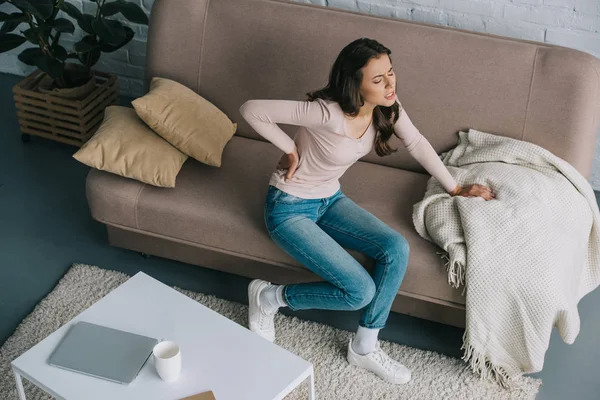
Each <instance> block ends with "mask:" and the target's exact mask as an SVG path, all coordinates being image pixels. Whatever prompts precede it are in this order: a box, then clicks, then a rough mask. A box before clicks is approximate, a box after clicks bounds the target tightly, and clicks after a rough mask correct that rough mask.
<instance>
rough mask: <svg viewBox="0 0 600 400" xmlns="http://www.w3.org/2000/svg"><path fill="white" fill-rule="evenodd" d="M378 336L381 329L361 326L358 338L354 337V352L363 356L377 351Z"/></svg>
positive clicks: (357, 334) (357, 332)
mask: <svg viewBox="0 0 600 400" xmlns="http://www.w3.org/2000/svg"><path fill="white" fill-rule="evenodd" d="M378 334H379V329H369V328H365V327H362V326H359V327H358V330H357V331H356V336H354V340H353V341H352V350H354V351H355V352H356V353H358V354H361V355H363V356H364V355H365V354H369V353H370V352H372V351H373V350H375V346H376V345H377V335H378Z"/></svg>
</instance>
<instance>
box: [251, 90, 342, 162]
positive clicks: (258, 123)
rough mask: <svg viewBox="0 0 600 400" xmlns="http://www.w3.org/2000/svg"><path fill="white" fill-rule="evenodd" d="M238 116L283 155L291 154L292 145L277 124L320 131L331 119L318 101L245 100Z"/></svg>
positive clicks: (324, 107)
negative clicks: (240, 115)
mask: <svg viewBox="0 0 600 400" xmlns="http://www.w3.org/2000/svg"><path fill="white" fill-rule="evenodd" d="M240 114H242V116H243V117H244V119H245V120H246V121H248V124H250V126H252V128H254V130H255V131H256V132H257V133H258V134H259V135H261V136H262V137H264V138H265V139H267V140H268V141H269V142H271V143H273V144H274V145H275V146H276V147H278V148H279V149H280V150H281V151H283V152H284V153H286V154H290V153H292V152H293V151H294V147H295V146H296V144H295V142H294V141H293V140H292V138H290V137H289V136H288V135H287V134H286V133H285V132H284V131H283V130H282V129H281V128H280V127H278V126H277V124H278V123H281V124H289V125H299V126H305V127H308V128H320V127H323V125H325V124H327V123H328V122H329V120H330V119H331V113H330V111H329V110H328V109H327V107H326V106H325V105H323V103H322V102H320V101H318V100H314V101H308V100H306V101H294V100H248V101H246V102H245V103H244V104H242V106H241V107H240Z"/></svg>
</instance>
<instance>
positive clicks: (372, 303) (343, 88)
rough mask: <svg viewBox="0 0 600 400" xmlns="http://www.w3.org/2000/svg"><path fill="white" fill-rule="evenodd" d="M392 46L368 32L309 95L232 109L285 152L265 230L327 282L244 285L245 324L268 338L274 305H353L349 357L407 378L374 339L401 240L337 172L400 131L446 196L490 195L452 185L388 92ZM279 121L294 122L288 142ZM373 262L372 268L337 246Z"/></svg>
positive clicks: (385, 148)
mask: <svg viewBox="0 0 600 400" xmlns="http://www.w3.org/2000/svg"><path fill="white" fill-rule="evenodd" d="M390 54H391V51H390V50H389V49H388V48H386V47H385V46H383V45H382V44H380V43H379V42H377V41H376V40H372V39H368V38H361V39H358V40H355V41H353V42H352V43H350V44H348V45H347V46H346V47H345V48H344V49H343V50H342V51H341V52H340V54H339V55H338V57H337V59H336V60H335V62H334V64H333V67H332V69H331V73H330V76H329V83H328V85H327V86H326V87H325V88H323V89H321V90H317V91H315V92H312V93H308V94H307V95H308V98H309V100H308V101H291V100H249V101H247V102H246V103H244V104H243V105H242V106H241V107H240V113H241V114H242V115H243V117H244V118H245V119H246V120H247V121H248V123H249V124H250V125H251V126H252V127H253V128H254V129H255V130H256V132H258V133H259V134H260V135H261V136H263V137H264V138H266V139H267V140H269V141H270V142H271V143H273V144H274V145H275V146H277V147H278V148H279V149H280V150H282V151H283V152H284V153H285V154H284V155H283V157H282V158H281V160H280V161H279V164H278V165H277V167H278V168H277V169H276V171H275V172H274V173H273V174H272V175H271V178H270V181H269V187H268V191H267V196H266V201H265V207H264V212H265V214H264V221H265V225H266V227H267V230H268V232H269V235H270V237H271V238H272V239H273V240H274V241H275V243H277V245H278V246H280V247H281V248H282V249H283V250H284V251H285V252H286V253H288V254H289V255H290V256H291V257H293V258H294V259H296V260H298V261H299V262H300V263H301V264H302V265H304V266H305V267H306V268H308V269H310V270H311V271H313V272H314V273H316V274H318V275H319V276H321V277H323V278H324V279H325V281H324V282H323V281H321V282H309V283H300V284H291V285H272V284H271V283H270V282H266V281H263V280H260V279H256V280H253V281H252V282H251V283H250V285H249V287H248V296H249V299H248V300H249V327H250V329H251V330H252V331H254V332H256V333H257V334H259V335H261V336H263V337H264V338H266V339H268V340H271V341H273V340H274V339H275V328H274V316H275V314H276V313H277V311H278V309H279V308H280V307H289V308H290V309H292V310H304V309H311V308H319V309H327V310H359V309H362V308H365V309H364V311H363V312H362V316H361V318H360V321H359V327H358V331H357V332H356V335H355V336H354V338H353V339H351V340H350V343H349V344H348V353H347V360H348V362H349V363H350V364H353V365H357V366H359V367H362V368H366V369H368V370H370V371H372V372H374V373H375V374H377V375H378V376H379V377H381V378H382V379H385V380H386V381H388V382H391V383H406V382H408V381H409V380H410V377H411V373H410V371H409V370H408V369H407V368H406V367H405V366H403V365H402V364H401V363H400V362H398V361H395V360H392V359H391V358H390V357H389V356H388V355H387V354H385V353H384V352H383V351H382V350H381V348H380V347H379V344H378V341H377V336H378V333H379V330H380V329H382V328H384V327H385V324H386V320H387V318H388V315H389V313H390V309H391V306H392V302H393V301H394V298H395V297H396V294H397V292H398V289H399V288H400V284H401V282H402V279H403V277H404V273H405V271H406V267H407V264H408V257H409V245H408V243H407V241H406V239H405V238H404V237H403V236H402V235H401V234H400V233H399V232H396V231H395V230H393V229H392V228H390V227H389V226H388V225H386V224H385V223H383V222H382V221H381V220H379V219H378V218H377V217H375V216H374V215H373V214H371V213H370V212H368V211H366V210H365V209H363V208H361V207H360V206H358V205H357V204H356V203H354V202H353V201H352V200H351V199H350V198H348V197H346V196H345V195H344V193H343V192H342V190H341V188H340V183H339V178H340V177H341V176H342V175H343V173H344V172H345V171H346V170H347V169H348V168H349V167H350V166H351V165H352V164H353V163H355V162H356V161H358V159H360V158H361V157H363V156H365V155H367V154H368V153H369V152H370V151H371V150H372V149H373V147H374V148H375V151H376V153H377V155H379V156H381V157H383V156H387V155H390V154H392V153H394V152H395V151H397V149H392V148H391V147H390V146H389V144H388V143H387V141H388V140H389V138H390V137H391V135H392V134H395V135H396V136H397V137H399V138H400V139H401V141H402V143H403V145H404V146H405V148H406V149H407V150H408V151H409V152H410V154H411V155H412V156H413V157H414V158H415V159H416V160H417V161H418V162H419V163H420V164H421V165H422V166H423V167H424V168H425V169H426V170H427V171H428V172H429V173H430V174H431V175H432V176H433V177H434V178H436V179H437V180H438V181H439V182H440V183H441V184H442V185H443V186H444V187H445V189H446V190H447V191H448V192H449V193H450V195H452V196H466V197H476V196H480V197H483V198H484V199H486V200H490V199H492V198H493V197H494V194H493V193H492V192H491V190H490V189H489V188H487V187H485V186H482V185H469V186H467V187H464V188H463V187H461V186H459V185H458V184H457V183H456V182H455V181H454V179H453V177H452V176H451V175H450V173H449V171H448V170H447V169H446V167H445V165H444V164H443V163H442V161H441V160H440V158H439V156H438V155H437V154H436V152H435V150H434V149H433V147H432V146H431V144H430V143H429V142H428V141H427V139H425V138H424V137H423V136H422V135H421V133H420V132H419V131H418V130H417V128H416V127H415V126H414V125H413V124H412V122H411V120H410V119H409V118H408V115H407V114H406V112H405V111H404V110H403V109H402V106H401V104H400V101H399V100H398V96H397V95H396V90H395V88H396V76H395V74H394V71H393V68H392V63H391V59H390ZM277 123H285V124H291V125H298V126H299V129H298V133H297V134H296V136H295V139H294V140H292V139H291V138H290V137H289V136H288V135H287V134H286V133H285V132H284V131H283V130H281V128H279V127H278V126H277V125H276V124H277ZM344 247H345V248H349V249H353V250H357V251H359V252H362V253H364V254H366V255H368V256H369V257H371V258H373V259H374V260H375V261H376V264H375V268H374V271H373V274H372V276H371V275H370V274H369V273H368V272H367V271H366V270H365V269H364V268H363V267H362V265H361V264H360V263H358V262H357V261H356V260H355V259H354V258H353V257H352V256H351V255H350V254H349V253H348V252H347V251H346V250H345V249H344Z"/></svg>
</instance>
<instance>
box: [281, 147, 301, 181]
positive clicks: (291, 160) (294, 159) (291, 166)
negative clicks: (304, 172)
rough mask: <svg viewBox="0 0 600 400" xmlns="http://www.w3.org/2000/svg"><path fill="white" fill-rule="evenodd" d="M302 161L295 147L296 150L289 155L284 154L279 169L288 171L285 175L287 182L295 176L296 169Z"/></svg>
mask: <svg viewBox="0 0 600 400" xmlns="http://www.w3.org/2000/svg"><path fill="white" fill-rule="evenodd" d="M299 160H300V156H299V155H298V148H297V147H296V146H294V150H293V151H292V152H291V153H289V154H284V155H283V156H282V157H281V159H280V160H279V163H278V164H277V168H280V169H287V170H288V172H287V173H286V174H285V181H286V182H287V181H289V180H290V179H292V176H294V172H296V168H298V161H299Z"/></svg>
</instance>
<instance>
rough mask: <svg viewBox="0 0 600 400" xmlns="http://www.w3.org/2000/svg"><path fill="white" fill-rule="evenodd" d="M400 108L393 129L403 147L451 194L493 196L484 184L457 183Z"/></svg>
mask: <svg viewBox="0 0 600 400" xmlns="http://www.w3.org/2000/svg"><path fill="white" fill-rule="evenodd" d="M396 101H397V102H398V104H400V101H399V100H398V96H396ZM400 108H401V110H400V117H399V118H398V120H397V121H396V124H395V125H394V129H395V131H396V133H397V134H398V136H399V137H400V140H401V141H402V143H403V144H404V147H405V148H406V149H407V150H408V152H409V153H410V154H411V156H412V157H414V158H415V159H416V160H417V161H418V162H419V163H420V164H421V165H422V166H423V168H425V169H426V170H427V172H429V174H430V175H431V176H433V177H434V178H435V179H437V180H438V182H440V183H441V184H442V186H443V187H444V188H445V189H446V191H447V192H448V193H449V194H450V195H451V196H459V195H460V196H466V197H475V196H481V197H483V198H485V199H486V200H489V199H491V198H493V197H494V194H493V193H492V192H491V190H489V189H488V188H486V187H485V186H482V185H469V186H467V187H464V188H463V187H461V186H460V185H459V184H457V183H456V181H455V180H454V178H453V177H452V175H451V174H450V171H448V168H446V166H445V165H444V163H443V162H442V160H440V157H439V155H438V154H437V153H436V151H435V149H434V148H433V146H431V143H429V141H428V140H427V139H426V138H425V137H424V136H423V135H422V134H421V132H419V130H418V129H417V127H415V125H414V124H413V123H412V121H411V120H410V118H409V117H408V114H407V113H406V110H404V108H403V107H402V105H400Z"/></svg>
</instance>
